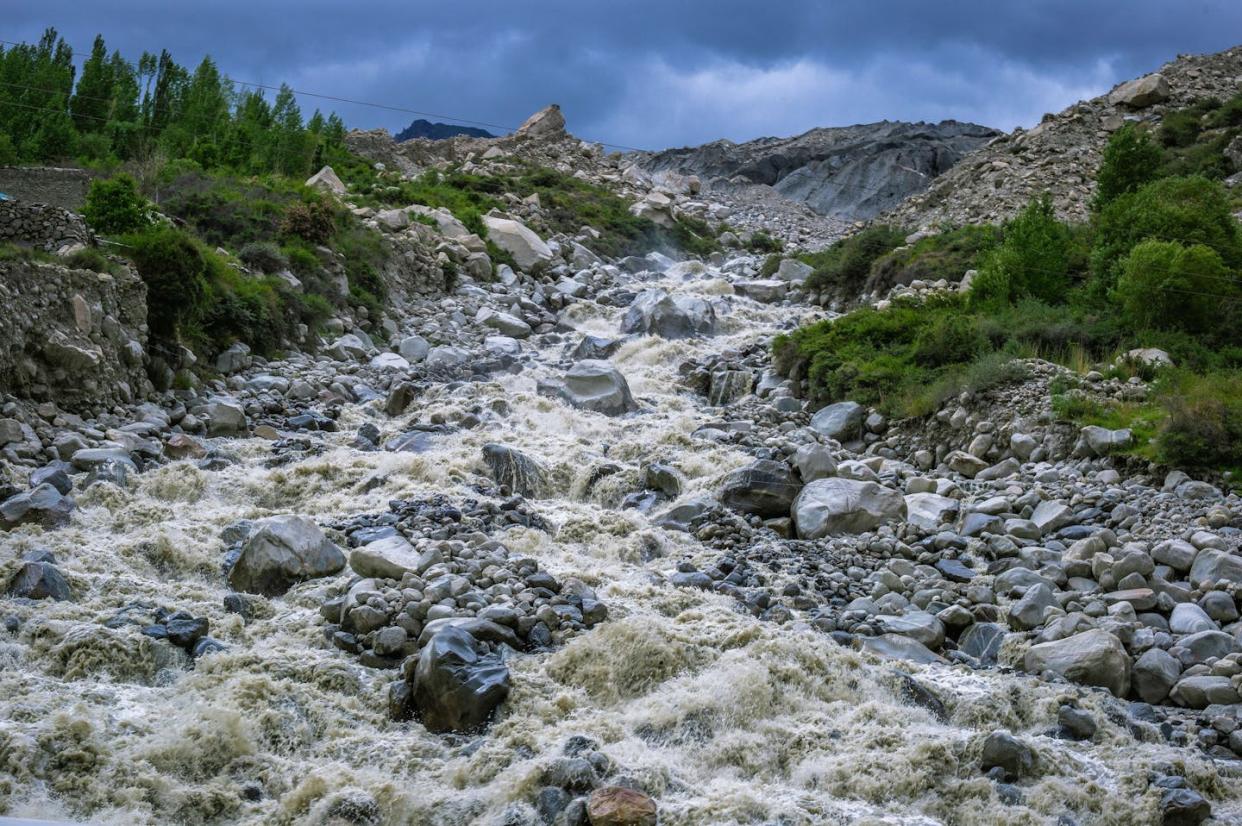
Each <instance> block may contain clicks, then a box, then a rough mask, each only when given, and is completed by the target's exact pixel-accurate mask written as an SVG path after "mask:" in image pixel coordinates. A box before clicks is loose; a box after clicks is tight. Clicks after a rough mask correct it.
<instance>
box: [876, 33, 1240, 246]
mask: <svg viewBox="0 0 1242 826" xmlns="http://www.w3.org/2000/svg"><path fill="white" fill-rule="evenodd" d="M1240 75H1242V47H1235V48H1233V49H1230V50H1228V51H1224V52H1219V53H1217V54H1209V55H1183V56H1181V57H1179V58H1177V59H1176V60H1174V61H1173V62H1171V63H1168V64H1166V65H1164V66H1163V67H1161V68H1160V70H1159V71H1158V72H1156V73H1153V74H1149V75H1146V76H1144V77H1141V78H1138V79H1136V80H1131V81H1128V82H1126V83H1122V84H1120V85H1119V86H1117V87H1116V88H1115V89H1113V90H1112V91H1111V92H1110V93H1109V94H1107V95H1101V96H1100V97H1096V98H1092V99H1091V100H1086V101H1081V102H1079V103H1075V104H1074V105H1073V106H1071V107H1069V108H1068V109H1065V110H1064V111H1062V112H1061V113H1059V114H1056V115H1045V116H1044V119H1043V120H1042V121H1041V122H1040V123H1039V125H1038V126H1035V127H1034V128H1032V129H1016V130H1014V131H1013V132H1012V133H1011V134H1009V135H1005V136H1003V137H1000V138H998V139H997V140H995V141H993V142H991V143H989V144H988V145H987V146H986V147H985V148H983V149H980V150H979V151H977V152H975V153H974V154H972V155H970V156H969V157H967V158H966V159H964V160H963V161H962V162H961V163H959V164H958V165H957V166H956V167H954V168H953V169H952V170H950V171H949V172H947V173H945V174H944V175H943V176H941V177H940V178H938V179H937V180H936V181H935V182H933V183H932V185H931V186H930V187H929V188H928V189H927V191H926V192H922V193H919V194H916V195H913V196H912V197H910V198H909V199H908V200H907V201H906V202H905V203H903V204H901V205H900V206H898V207H897V208H895V209H892V210H890V211H889V212H887V213H886V214H885V215H884V216H883V220H886V221H890V222H892V223H894V224H898V225H901V226H906V227H910V228H912V229H914V228H919V227H935V226H938V225H940V224H942V223H944V222H948V223H951V224H967V223H994V222H999V221H1003V220H1005V219H1007V218H1011V217H1013V216H1014V215H1015V214H1017V212H1018V211H1019V210H1021V209H1022V208H1023V207H1025V206H1026V205H1027V204H1028V203H1030V201H1031V199H1032V198H1034V197H1036V196H1037V195H1039V194H1041V193H1043V192H1048V193H1049V194H1051V196H1052V203H1053V207H1054V208H1055V209H1056V212H1057V215H1058V217H1060V218H1061V219H1063V220H1073V221H1082V220H1085V219H1086V218H1087V217H1088V212H1089V210H1090V204H1091V199H1092V197H1093V196H1094V195H1095V176H1096V172H1097V171H1098V170H1099V166H1100V160H1101V158H1102V156H1103V151H1104V147H1105V146H1106V145H1107V143H1108V137H1109V135H1110V134H1111V133H1112V132H1114V131H1116V130H1117V129H1119V128H1120V127H1121V126H1122V124H1124V123H1125V122H1126V121H1143V122H1146V123H1152V124H1158V123H1159V122H1160V120H1161V118H1162V117H1163V116H1164V114H1165V113H1166V112H1169V111H1171V110H1174V109H1179V108H1182V107H1185V106H1188V105H1190V104H1191V103H1193V102H1195V101H1196V100H1199V99H1201V98H1208V97H1215V98H1218V99H1220V100H1227V99H1228V98H1230V97H1232V96H1233V95H1235V94H1237V92H1238V80H1237V79H1238V77H1239V76H1240Z"/></svg>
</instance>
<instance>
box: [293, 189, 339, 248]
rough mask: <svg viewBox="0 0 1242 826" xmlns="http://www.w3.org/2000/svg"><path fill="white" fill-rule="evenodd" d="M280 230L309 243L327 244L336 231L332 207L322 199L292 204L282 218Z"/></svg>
mask: <svg viewBox="0 0 1242 826" xmlns="http://www.w3.org/2000/svg"><path fill="white" fill-rule="evenodd" d="M280 231H281V232H282V233H283V234H285V235H291V236H293V237H295V238H301V239H302V240H303V241H306V242H307V243H309V244H320V245H323V244H327V243H328V242H329V241H331V240H332V235H333V234H334V233H335V232H336V220H335V217H334V216H333V214H332V207H331V206H330V205H329V204H328V203H327V202H326V201H322V200H316V201H311V202H310V203H300V204H291V205H290V206H289V207H288V208H287V209H286V210H285V215H284V218H283V219H281V223H280Z"/></svg>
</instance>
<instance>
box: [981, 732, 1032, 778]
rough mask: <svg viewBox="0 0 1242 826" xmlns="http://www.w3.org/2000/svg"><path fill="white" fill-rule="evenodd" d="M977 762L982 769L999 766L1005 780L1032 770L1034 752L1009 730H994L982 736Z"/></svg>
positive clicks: (1018, 776) (1026, 773) (1024, 774)
mask: <svg viewBox="0 0 1242 826" xmlns="http://www.w3.org/2000/svg"><path fill="white" fill-rule="evenodd" d="M979 762H980V766H981V768H982V769H983V770H984V771H987V770H989V769H993V768H999V769H1000V770H1001V771H1002V772H1003V773H1004V775H1005V779H1006V780H1017V779H1018V778H1020V777H1025V776H1026V775H1028V774H1030V773H1031V772H1032V771H1033V770H1034V768H1035V752H1034V751H1032V750H1031V747H1030V746H1028V745H1026V744H1025V743H1023V742H1022V741H1021V740H1019V739H1017V738H1016V737H1014V736H1013V735H1012V734H1010V733H1009V732H1007V731H994V732H992V733H991V734H989V735H988V736H987V737H986V738H984V741H983V752H982V754H980V755H979Z"/></svg>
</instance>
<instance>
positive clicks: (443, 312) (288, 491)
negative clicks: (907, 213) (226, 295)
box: [0, 255, 1242, 826]
mask: <svg viewBox="0 0 1242 826" xmlns="http://www.w3.org/2000/svg"><path fill="white" fill-rule="evenodd" d="M760 263H761V261H760V260H759V259H756V258H746V257H741V258H734V259H731V260H728V261H725V260H717V261H716V262H715V263H712V264H703V263H700V262H682V263H674V262H672V261H670V260H668V259H666V258H664V257H662V256H658V255H653V256H649V257H647V258H643V259H627V260H625V261H621V262H614V263H603V262H599V261H595V262H587V265H586V266H585V267H584V268H583V269H582V270H580V271H579V272H578V274H577V275H572V273H570V274H569V275H572V277H568V276H566V277H564V278H561V277H560V276H555V277H553V276H548V277H544V278H531V277H528V276H525V275H523V274H521V273H518V274H513V273H509V274H508V275H507V276H506V278H505V281H504V282H503V283H497V284H484V285H476V284H473V283H469V282H467V283H466V284H465V285H464V286H462V287H460V288H459V289H458V291H457V292H456V294H454V295H453V296H451V297H447V298H444V299H442V300H426V301H425V302H424V303H422V304H421V305H419V306H416V307H413V308H412V309H411V312H410V314H409V316H408V317H407V318H406V319H405V320H404V321H403V322H402V325H401V328H400V329H397V330H395V331H393V335H392V341H391V345H389V344H388V343H383V342H381V343H380V346H379V347H376V345H375V342H372V341H371V340H369V339H368V337H367V336H365V334H362V333H361V331H354V332H352V333H348V334H345V335H342V336H341V337H340V338H339V339H338V340H337V341H335V342H334V343H333V344H332V346H330V347H328V348H326V350H325V354H324V355H321V356H305V355H297V356H292V357H290V358H288V359H287V360H284V361H280V362H270V363H269V362H264V361H263V360H261V359H257V358H254V357H252V356H251V355H250V354H249V353H247V352H245V351H244V350H243V349H241V348H238V349H235V350H233V351H230V353H226V354H225V356H224V357H222V360H221V362H220V363H219V364H218V365H217V366H218V367H219V368H220V370H221V372H222V373H224V374H225V375H226V376H227V378H225V379H223V380H220V381H217V382H215V383H214V385H207V386H203V387H201V388H199V389H198V390H196V391H182V392H181V393H179V394H177V395H176V396H173V395H169V396H167V397H166V398H165V400H164V401H165V403H164V404H162V405H154V404H147V405H145V406H143V407H137V408H116V409H115V410H113V411H108V412H104V413H102V414H101V415H99V416H97V417H96V418H94V419H92V420H83V419H80V418H78V417H75V416H72V415H68V414H65V413H63V412H61V411H59V410H57V409H55V407H54V406H52V405H46V404H45V405H41V406H34V405H31V404H27V403H22V402H17V401H11V402H9V403H8V404H6V405H5V406H4V408H3V411H2V412H3V414H4V416H5V417H6V418H5V419H4V420H3V421H0V442H3V445H4V446H3V455H4V458H5V460H6V467H7V470H6V472H7V474H8V475H7V478H6V480H5V481H4V484H5V485H6V486H7V489H6V490H5V491H4V493H5V494H6V499H5V501H4V502H3V504H0V517H2V518H3V520H4V521H5V527H7V528H8V531H7V533H4V534H0V537H2V542H0V545H2V546H3V552H2V555H0V562H2V564H3V566H4V567H3V575H4V578H5V580H6V581H7V582H8V583H9V595H8V597H7V599H5V601H4V602H3V611H2V613H3V619H4V628H3V631H0V812H2V813H4V814H7V815H16V816H27V817H40V818H54V819H60V820H68V821H89V822H92V823H118V824H121V823H124V824H131V823H153V824H154V823H170V822H175V823H226V822H227V823H233V822H241V823H325V824H326V823H365V824H380V823H411V824H464V823H483V824H539V823H549V824H565V825H566V826H569V824H582V823H588V822H590V823H593V824H597V826H598V824H605V823H608V824H625V823H654V822H656V819H657V817H658V820H659V822H660V823H663V824H730V823H737V824H743V823H745V824H753V823H764V824H812V823H841V824H853V823H867V824H906V825H909V826H913V825H914V824H948V823H954V824H1058V826H1068V824H1084V826H1085V824H1096V823H1099V824H1140V823H1151V824H1160V823H1199V822H1203V821H1204V819H1205V818H1206V817H1208V816H1209V812H1210V814H1211V816H1212V817H1213V818H1214V821H1212V822H1219V823H1230V822H1238V821H1239V819H1242V779H1240V774H1239V771H1240V765H1239V762H1238V757H1237V756H1238V755H1239V754H1240V753H1242V739H1239V738H1242V728H1240V727H1239V726H1240V724H1242V717H1240V716H1239V709H1242V705H1239V694H1238V691H1239V688H1240V687H1242V647H1240V644H1239V634H1240V632H1242V626H1239V624H1238V612H1237V606H1238V599H1239V597H1242V591H1240V587H1242V556H1239V555H1238V553H1237V548H1238V543H1239V538H1240V536H1242V535H1240V534H1239V532H1238V530H1237V529H1236V528H1235V527H1234V526H1235V524H1236V520H1237V516H1238V513H1239V502H1238V501H1237V499H1236V497H1234V496H1232V495H1226V494H1225V493H1223V492H1222V491H1221V490H1220V489H1218V488H1216V487H1213V486H1211V485H1208V484H1206V483H1204V482H1199V481H1195V480H1191V479H1189V478H1187V477H1185V476H1184V475H1177V474H1173V475H1170V476H1168V477H1165V476H1163V475H1160V476H1152V475H1151V474H1150V473H1149V472H1148V471H1147V469H1145V468H1140V469H1129V468H1126V467H1123V466H1120V465H1118V466H1114V464H1113V462H1112V460H1110V459H1109V458H1108V453H1109V450H1110V446H1112V445H1115V444H1120V443H1122V442H1123V441H1124V439H1126V438H1128V436H1127V434H1123V433H1121V432H1108V431H1105V432H1103V433H1100V432H1089V433H1081V434H1079V433H1069V434H1067V433H1065V432H1064V427H1063V426H1059V425H1057V424H1056V423H1055V421H1053V420H1052V419H1051V417H1050V416H1049V415H1048V414H1047V413H1046V411H1044V410H1043V409H1042V408H1041V399H1042V400H1043V401H1046V394H1045V393H1042V392H1039V391H1038V388H1040V387H1042V386H1043V385H1040V384H1039V382H1040V381H1043V382H1044V383H1045V385H1046V382H1047V381H1048V380H1049V379H1050V375H1051V373H1052V372H1055V371H1056V370H1057V368H1053V367H1051V366H1047V365H1038V364H1037V365H1034V366H1033V367H1032V377H1031V381H1030V384H1029V385H1028V386H1032V387H1035V388H1037V390H1036V391H1035V392H1033V393H1030V394H1028V395H1030V399H1028V400H1027V401H1029V403H1023V404H1018V403H1016V402H1014V403H1012V404H1010V403H1008V402H1012V401H1013V400H1014V399H1017V398H1022V399H1026V396H1025V395H1023V394H1024V392H1025V390H1024V389H1014V388H1009V390H1008V391H1006V392H1008V394H1009V397H1008V398H1007V399H996V398H990V399H989V398H984V399H961V400H955V401H954V402H953V403H951V404H950V406H949V407H947V408H946V409H945V410H944V411H942V412H941V414H940V415H938V416H936V417H933V418H932V419H931V420H929V421H927V422H923V423H919V424H917V425H915V424H913V423H897V424H892V425H890V423H888V422H886V421H885V420H884V418H883V417H882V416H879V415H878V414H875V413H874V412H872V411H867V410H865V409H863V408H860V407H858V406H857V405H852V404H851V403H848V402H846V403H843V404H839V405H834V406H831V407H829V408H827V409H825V410H820V411H815V410H805V409H804V405H803V403H802V402H801V401H800V399H799V398H798V395H799V392H798V390H799V389H798V388H797V386H796V385H794V384H793V383H791V382H788V381H785V380H783V379H781V378H780V377H779V376H776V375H775V374H773V373H772V372H771V369H770V365H769V364H768V357H767V352H768V347H767V344H768V342H769V340H770V338H771V336H772V335H773V334H774V333H776V332H779V331H780V330H783V329H789V328H791V327H792V326H794V325H796V324H797V323H799V322H802V321H805V320H808V319H810V318H814V317H815V316H816V314H818V313H820V311H819V310H816V309H811V308H808V306H807V305H804V304H802V303H801V302H800V295H799V293H798V292H797V291H796V289H794V290H790V289H788V288H782V289H777V288H775V287H773V288H771V289H763V290H760V289H756V288H755V287H753V286H751V285H753V283H754V276H755V272H756V271H757V269H758V267H759V265H760ZM777 286H780V285H777ZM743 293H744V295H743ZM746 296H755V297H757V298H764V299H767V300H768V301H770V302H773V303H761V302H760V301H757V300H755V298H751V297H746ZM381 351H382V352H381ZM1024 387H1025V386H1024ZM1090 392H1102V393H1110V392H1115V393H1122V392H1126V393H1141V392H1142V388H1141V387H1137V386H1132V387H1109V386H1107V383H1104V382H1100V383H1098V386H1097V387H1096V388H1095V390H1094V391H1090Z"/></svg>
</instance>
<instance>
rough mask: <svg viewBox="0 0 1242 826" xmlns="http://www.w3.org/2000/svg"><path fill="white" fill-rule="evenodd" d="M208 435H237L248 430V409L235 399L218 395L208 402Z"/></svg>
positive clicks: (206, 412)
mask: <svg viewBox="0 0 1242 826" xmlns="http://www.w3.org/2000/svg"><path fill="white" fill-rule="evenodd" d="M204 412H205V414H206V416H207V435H208V436H236V435H239V434H242V433H245V432H246V411H245V410H243V409H242V406H241V405H240V404H239V403H238V402H237V401H236V400H235V399H231V398H228V397H227V396H217V397H216V398H214V399H212V400H211V401H209V402H208V403H207V407H206V410H205V411H204Z"/></svg>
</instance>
